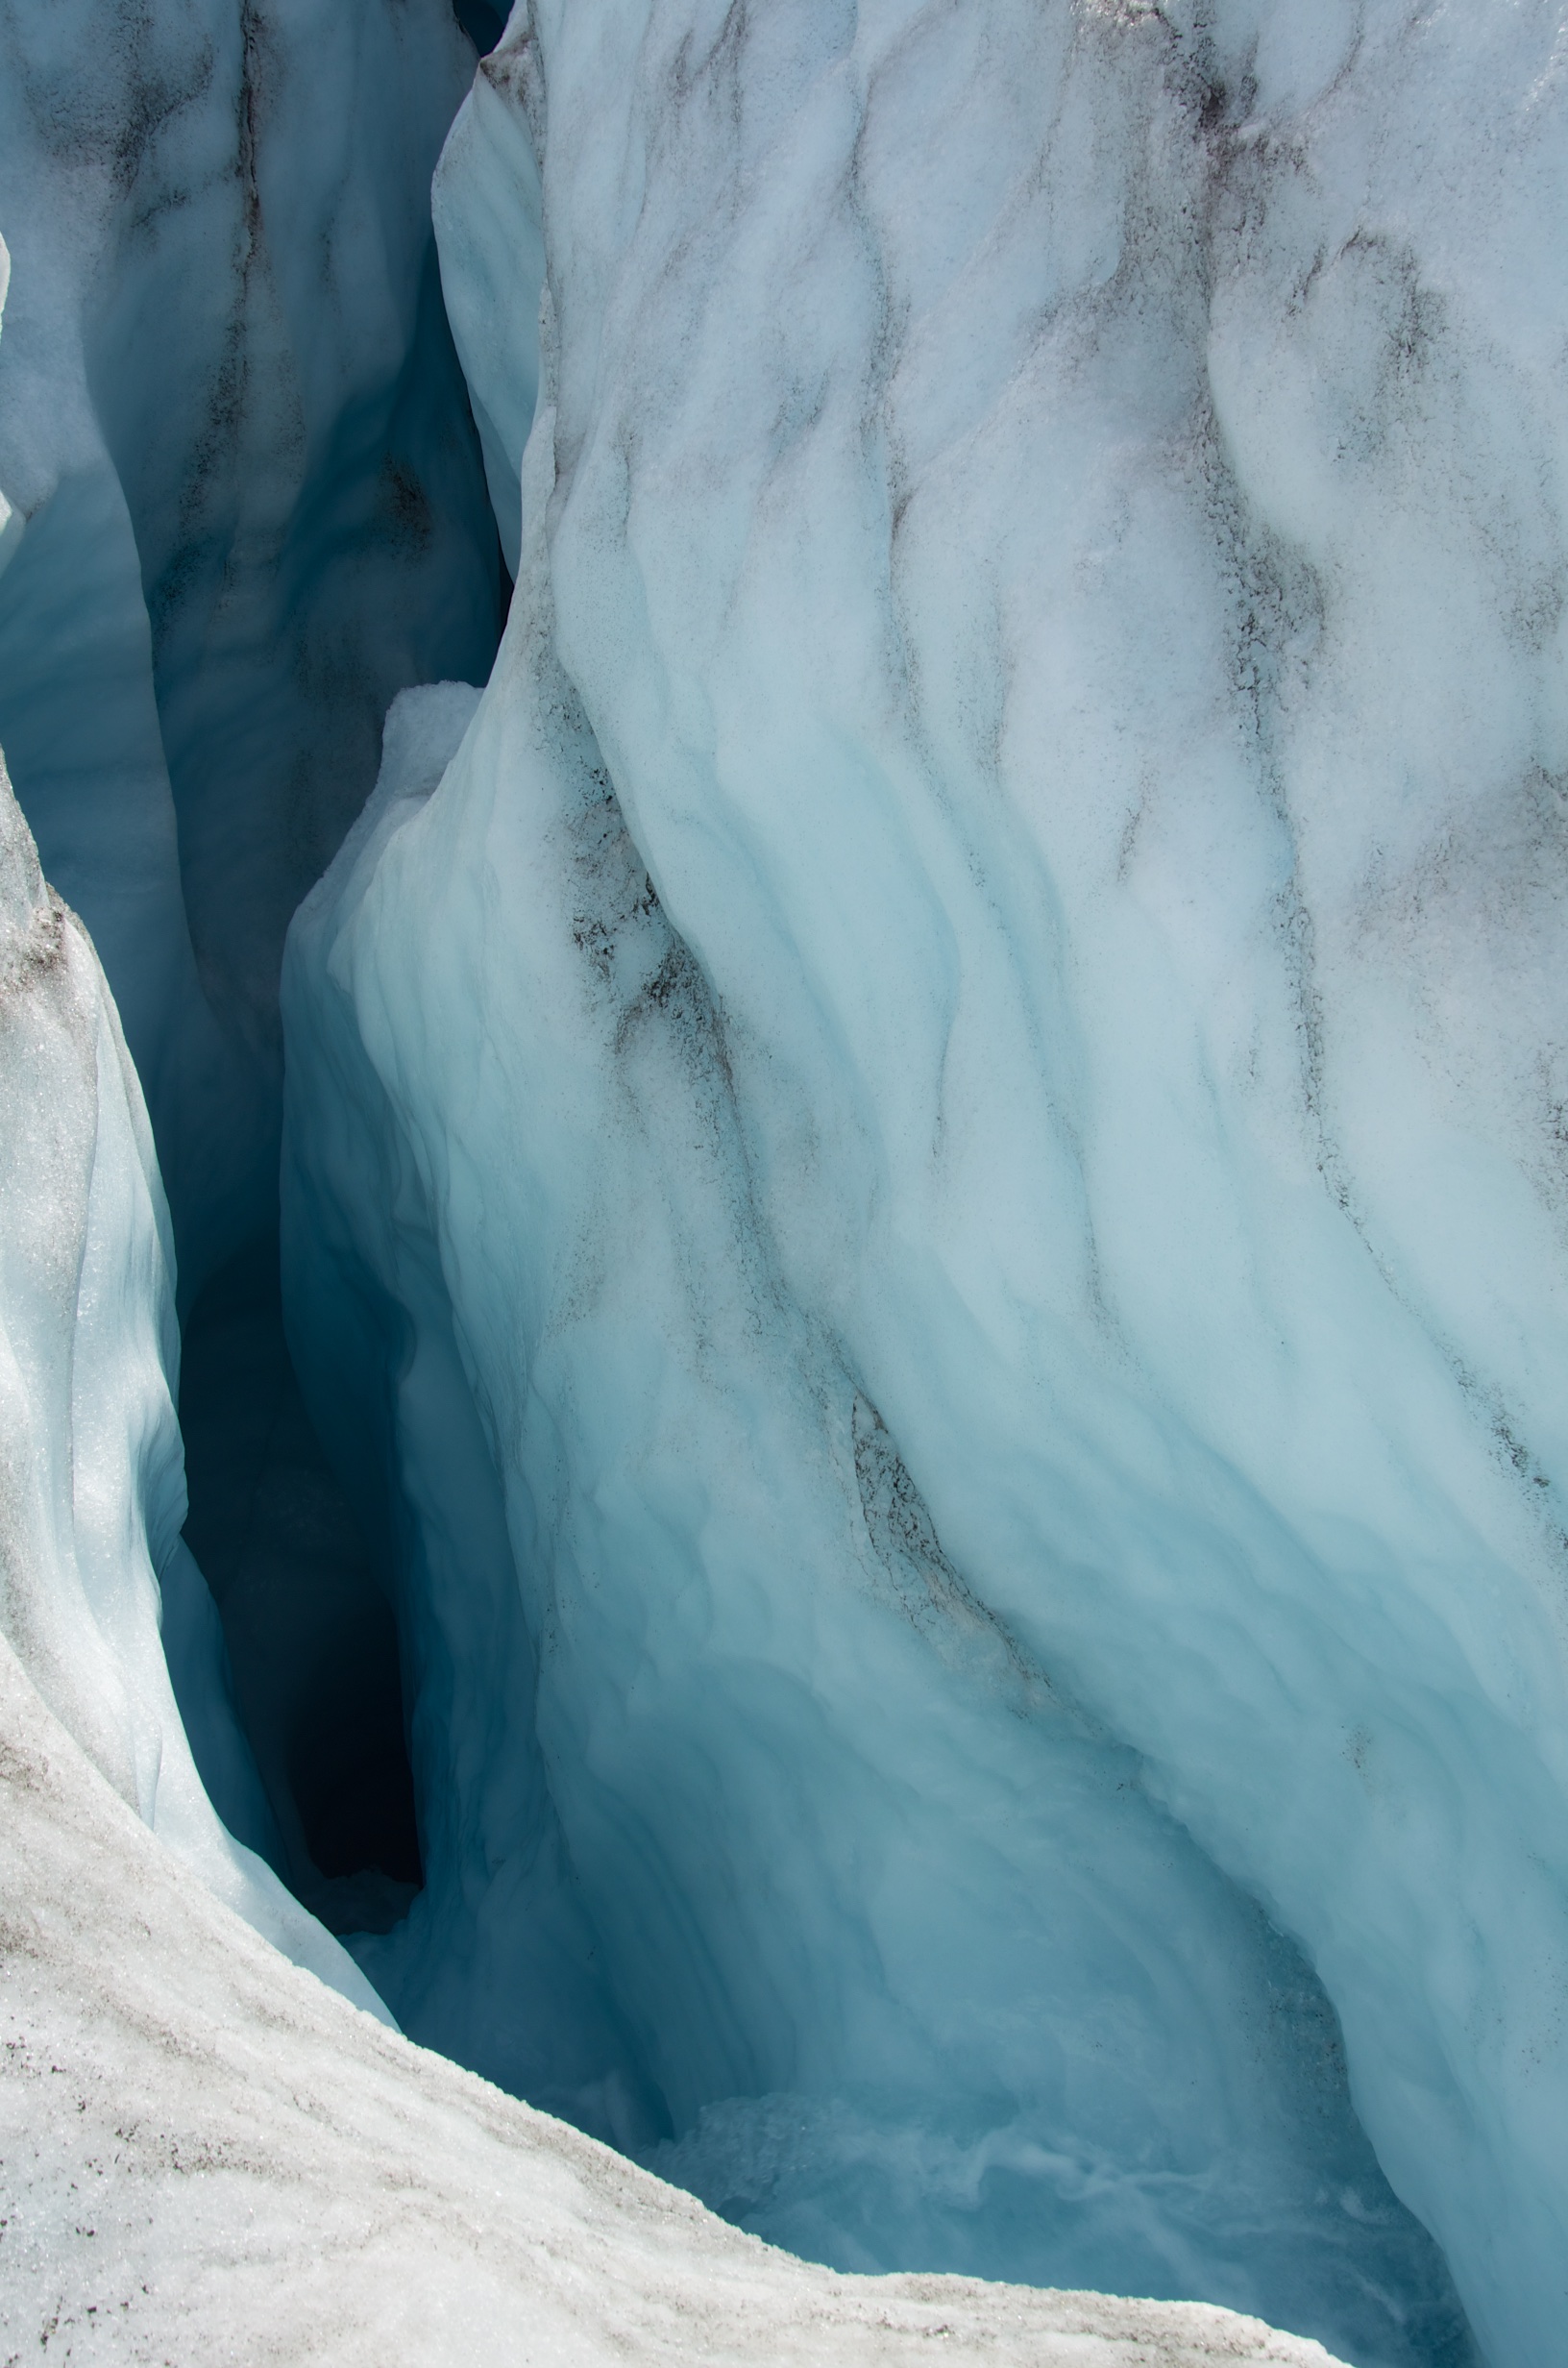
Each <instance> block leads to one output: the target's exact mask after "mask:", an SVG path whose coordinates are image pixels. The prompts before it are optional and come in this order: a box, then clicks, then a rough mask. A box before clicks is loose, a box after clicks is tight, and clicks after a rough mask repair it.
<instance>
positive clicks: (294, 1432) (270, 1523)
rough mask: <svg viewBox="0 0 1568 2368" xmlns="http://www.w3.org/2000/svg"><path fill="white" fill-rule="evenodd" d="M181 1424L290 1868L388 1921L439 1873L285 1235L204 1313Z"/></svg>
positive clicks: (241, 1709)
mask: <svg viewBox="0 0 1568 2368" xmlns="http://www.w3.org/2000/svg"><path fill="white" fill-rule="evenodd" d="M180 1421H181V1427H182V1429H183V1430H184V1440H185V1472H186V1480H187V1485H188V1488H189V1492H190V1514H189V1517H188V1519H187V1521H186V1523H185V1540H186V1542H187V1544H188V1545H189V1547H190V1550H191V1552H192V1554H193V1555H194V1557H195V1559H196V1561H197V1562H198V1563H199V1564H200V1566H201V1568H202V1571H203V1572H204V1573H205V1575H206V1578H207V1582H208V1587H209V1588H210V1589H211V1591H212V1595H213V1598H214V1600H215V1602H216V1604H217V1607H218V1611H219V1614H220V1616H221V1618H222V1622H223V1632H224V1639H225V1641H226V1643H227V1645H228V1650H229V1659H230V1663H231V1665H232V1668H233V1693H234V1701H235V1706H236V1708H237V1711H238V1714H239V1718H240V1722H241V1724H242V1725H243V1727H244V1729H245V1733H246V1736H247V1738H248V1739H249V1741H250V1745H251V1749H252V1751H253V1752H254V1753H255V1755H256V1762H257V1769H258V1770H259V1773H260V1778H261V1783H262V1786H263V1788H264V1789H265V1791H266V1795H267V1799H268V1802H269V1803H270V1805H271V1809H272V1813H273V1815H274V1817H275V1818H276V1820H277V1825H278V1833H279V1837H280V1839H281V1845H282V1858H283V1863H282V1865H281V1866H280V1868H279V1871H280V1873H281V1874H282V1876H283V1878H284V1880H285V1882H286V1883H287V1884H288V1886H289V1887H290V1889H291V1890H292V1891H293V1892H294V1893H295V1895H296V1897H297V1898H299V1899H300V1900H301V1901H302V1902H303V1903H304V1905H305V1906H306V1907H307V1908H308V1909H310V1911H311V1912H312V1913H313V1914H315V1915H318V1916H319V1917H320V1918H321V1920H322V1922H323V1923H324V1924H326V1925H327V1926H328V1927H329V1928H330V1930H331V1931H332V1932H336V1933H346V1932H386V1931H388V1930H389V1929H390V1928H391V1926H392V1925H393V1924H395V1923H396V1922H397V1921H398V1919H399V1918H400V1917H401V1916H403V1915H404V1914H406V1912H407V1910H408V1905H409V1902H410V1901H411V1900H412V1898H413V1897H414V1894H415V1892H416V1891H417V1890H418V1889H419V1888H420V1887H421V1885H422V1883H423V1880H424V1874H423V1868H422V1864H421V1858H420V1846H419V1834H418V1827H417V1823H416V1819H415V1812H414V1787H413V1779H412V1776H411V1774H410V1772H409V1765H408V1749H407V1739H406V1736H407V1730H406V1722H405V1720H404V1690H403V1682H402V1674H401V1669H400V1663H399V1652H398V1632H397V1623H396V1621H395V1619H394V1617H393V1614H392V1611H391V1608H390V1605H389V1604H388V1601H387V1598H386V1595H385V1593H384V1591H383V1590H382V1588H381V1586H380V1583H379V1581H378V1578H377V1575H376V1572H375V1570H374V1568H373V1567H372V1565H371V1560H370V1557H369V1555H368V1553H367V1552H366V1549H365V1545H364V1542H363V1540H362V1538H361V1536H360V1534H359V1531H358V1529H357V1527H356V1525H355V1520H354V1517H353V1515H352V1514H351V1512H350V1510H349V1507H348V1503H347V1501H346V1499H345V1497H344V1495H343V1492H342V1490H341V1489H340V1488H339V1486H338V1484H337V1481H336V1479H335V1478H334V1476H333V1474H332V1471H331V1468H330V1466H329V1465H328V1463H327V1459H326V1457H325V1456H324V1455H323V1453H322V1450H321V1446H320V1443H319V1442H318V1441H317V1439H316V1436H315V1433H314V1431H313V1430H312V1428H311V1426H310V1421H309V1418H308V1417H307V1415H306V1411H305V1403H304V1400H303V1398H302V1396H301V1394H300V1388H299V1384H298V1382H297V1381H296V1379H295V1377H294V1368H293V1365H292V1362H291V1361H290V1358H289V1353H288V1346H287V1343H286V1341H285V1340H284V1337H283V1319H282V1296H281V1294H280V1289H279V1281H278V1238H277V1236H276V1234H273V1235H271V1236H268V1237H266V1238H264V1239H262V1240H259V1241H257V1242H255V1243H252V1244H251V1245H250V1246H248V1247H247V1248H246V1249H244V1250H243V1251H241V1252H240V1254H239V1255H238V1256H237V1257H235V1258H233V1259H232V1260H231V1261H230V1262H229V1264H228V1265H227V1266H226V1267H224V1268H223V1269H222V1270H220V1271H219V1273H217V1274H216V1275H214V1277H213V1278H212V1280H211V1281H210V1282H209V1283H208V1285H207V1286H206V1288H205V1289H204V1290H203V1292H202V1293H201V1295H200V1297H199V1298H198V1299H197V1301H196V1304H195V1306H194V1307H193V1308H192V1309H191V1312H190V1316H189V1319H188V1320H187V1321H186V1324H185V1331H184V1350H183V1354H182V1369H181V1380H180Z"/></svg>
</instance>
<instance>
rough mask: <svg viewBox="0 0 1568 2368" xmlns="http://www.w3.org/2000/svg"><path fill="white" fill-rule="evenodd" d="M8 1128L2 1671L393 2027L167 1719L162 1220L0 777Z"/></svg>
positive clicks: (2, 1148) (1, 1320) (78, 931)
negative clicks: (162, 1581) (25, 1683)
mask: <svg viewBox="0 0 1568 2368" xmlns="http://www.w3.org/2000/svg"><path fill="white" fill-rule="evenodd" d="M3 254H4V251H3V250H0V260H3ZM0 293H3V289H0ZM0 1118H3V1123H0V1651H3V1652H5V1653H7V1654H8V1655H11V1654H14V1656H15V1659H16V1661H18V1662H19V1663H20V1665H21V1667H22V1669H23V1670H24V1671H25V1672H26V1674H27V1676H28V1678H30V1679H31V1681H32V1683H33V1685H34V1686H36V1687H37V1690H38V1692H39V1693H40V1694H41V1695H42V1697H43V1700H44V1701H45V1702H46V1703H47V1705H48V1707H49V1709H50V1710H51V1711H52V1712H53V1713H54V1714H55V1716H56V1717H57V1718H58V1719H59V1720H60V1721H61V1724H62V1725H63V1726H64V1727H65V1728H66V1729H67V1730H68V1731H69V1733H70V1734H71V1735H72V1736H74V1738H75V1739H76V1740H77V1742H79V1743H80V1744H81V1746H82V1748H83V1750H84V1751H85V1752H86V1754H87V1757H88V1758H89V1759H90V1760H91V1761H92V1762H93V1764H94V1765H95V1766H96V1767H97V1768H98V1769H99V1771H100V1772H101V1773H102V1774H103V1775H104V1776H106V1777H107V1778H108V1780H109V1782H110V1784H111V1785H112V1786H113V1787H114V1788H115V1789H116V1790H117V1791H118V1792H119V1793H120V1794H121V1796H122V1798H123V1799H125V1800H126V1801H127V1802H128V1803H129V1804H130V1806H131V1807H132V1808H133V1809H134V1810H135V1811H136V1813H138V1815H139V1816H141V1818H142V1819H143V1820H144V1822H145V1823H146V1824H148V1825H149V1826H151V1827H152V1829H153V1831H154V1832H155V1833H156V1834H157V1835H158V1836H159V1838H160V1839H161V1840H162V1841H164V1842H166V1843H167V1844H168V1846H169V1847H170V1849H172V1850H173V1851H174V1852H175V1853H176V1855H177V1856H179V1857H180V1858H182V1859H183V1860H184V1862H186V1863H187V1864H188V1865H190V1866H192V1867H193V1868H194V1869H195V1871H196V1872H197V1874H199V1875H200V1877H201V1878H202V1880H203V1882H204V1883H205V1884H206V1885H207V1886H208V1889H209V1890H212V1891H214V1892H215V1893H216V1894H217V1896H218V1897H219V1898H220V1899H222V1900H224V1901H225V1902H226V1903H227V1904H228V1905H229V1906H230V1907H231V1908H233V1909H234V1910H235V1912H237V1913H238V1914H240V1915H242V1916H243V1917H244V1918H245V1919H246V1921H247V1922H248V1923H250V1924H252V1925H254V1926H255V1928H256V1930H257V1932H259V1933H260V1934H261V1935H262V1936H264V1937H265V1938H266V1939H268V1940H270V1941H271V1942H272V1943H273V1944H274V1946H275V1947H277V1948H280V1949H282V1951H283V1953H284V1955H285V1956H288V1957H291V1958H293V1959H294V1961H295V1962H296V1963H298V1964H302V1965H305V1966H306V1967H308V1968H309V1970H310V1971H311V1972H313V1973H316V1974H318V1975H319V1976H320V1977H321V1979H322V1980H323V1981H325V1982H327V1983H330V1984H331V1986H332V1987H334V1988H336V1989H339V1990H342V1991H343V1992H344V1993H345V1994H346V1995H347V1996H348V1997H350V1998H351V1999H353V2000H354V2001H355V2004H356V2005H359V2006H362V2007H364V2008H366V2009H367V2010H369V2011H371V2012H372V2013H375V2014H377V2015H378V2016H380V2018H381V2019H382V2020H385V2019H387V2017H386V2015H385V2011H384V2010H383V2008H382V2007H381V2005H380V2000H379V1999H378V1998H377V1997H376V1995H375V1993H374V1992H373V1991H372V1989H371V1988H370V1986H369V1984H368V1983H367V1982H366V1981H365V1979H364V1977H363V1975H362V1974H361V1973H360V1972H359V1969H358V1968H357V1966H356V1965H355V1963H354V1961H353V1960H352V1959H351V1958H350V1957H348V1956H347V1955H346V1953H345V1952H344V1951H343V1950H342V1949H341V1948H339V1947H338V1945H337V1943H336V1942H335V1941H334V1940H333V1939H331V1936H329V1935H328V1934H327V1933H326V1932H324V1931H323V1930H322V1928H321V1926H320V1925H319V1924H318V1923H316V1921H315V1920H314V1918H313V1917H311V1916H308V1915H306V1912H305V1911H304V1910H303V1909H302V1908H301V1907H300V1906H299V1905H298V1904H297V1903H296V1902H295V1901H294V1900H293V1899H291V1898H290V1897H289V1895H288V1893H287V1892H286V1891H285V1890H284V1889H283V1887H282V1884H281V1883H280V1882H279V1881H278V1879H277V1877H276V1875H274V1874H273V1872H272V1870H271V1869H270V1867H268V1866H266V1865H265V1864H264V1863H263V1862H262V1861H261V1860H260V1859H258V1858H257V1857H255V1856H253V1854H252V1853H251V1852H250V1851H249V1850H247V1849H244V1848H242V1847H241V1846H240V1845H239V1844H238V1843H236V1842H235V1841H234V1840H233V1838H231V1836H230V1835H229V1834H228V1833H227V1832H226V1831H225V1830H224V1828H223V1826H222V1825H220V1824H219V1822H218V1819H217V1817H216V1816H215V1815H214V1813H213V1811H212V1809H211V1806H210V1804H209V1803H208V1797H207V1794H206V1793H205V1792H204V1790H203V1788H202V1785H201V1781H200V1779H199V1778H198V1776H197V1773H196V1768H195V1765H194V1764H193V1762H192V1759H191V1753H190V1748H189V1745H188V1744H187V1742H186V1739H185V1734H184V1727H183V1726H182V1723H181V1718H180V1714H179V1711H178V1710H177V1709H176V1707H175V1698H174V1694H173V1691H172V1690H171V1687H170V1682H169V1672H168V1669H167V1667H166V1666H165V1664H164V1657H163V1652H162V1649H161V1646H160V1643H159V1617H160V1604H159V1582H158V1578H157V1576H156V1575H155V1574H156V1573H157V1572H158V1571H159V1570H162V1571H164V1572H165V1573H169V1574H171V1575H170V1578H169V1579H168V1580H166V1584H167V1583H172V1584H177V1585H183V1584H185V1583H186V1581H185V1573H184V1569H183V1567H182V1557H184V1551H185V1549H184V1546H183V1544H182V1542H181V1539H180V1527H181V1523H182V1521H183V1520H184V1510H185V1506H184V1493H185V1492H184V1472H183V1469H182V1463H181V1453H180V1430H179V1425H178V1423H177V1422H176V1420H175V1414H174V1405H173V1401H172V1399H171V1396H170V1389H169V1381H170V1377H171V1376H172V1375H174V1374H175V1373H177V1372H178V1369H179V1354H180V1351H179V1334H178V1331H177V1329H176V1326H175V1320H174V1291H173V1258H172V1252H171V1244H170V1238H169V1221H168V1212H167V1209H166V1206H165V1204H164V1199H163V1188H162V1185H161V1183H160V1182H159V1172H158V1162H157V1159H156V1157H155V1155H154V1151H153V1143H152V1135H151V1130H150V1129H149V1126H148V1123H147V1113H146V1107H145V1104H144V1103H143V1100H142V1097H141V1088H140V1085H139V1083H138V1082H137V1078H136V1073H135V1069H134V1068H133V1067H132V1064H131V1060H130V1057H129V1055H128V1053H127V1051H126V1048H125V1040H124V1037H123V1036H122V1034H121V1031H120V1024H119V1019H118V1015H117V1014H116V1012H115V1008H114V1003H113V999H112V998H111V997H110V993H109V990H108V987H107V985H106V984H105V980H104V974H103V972H102V971H101V970H100V968H99V966H98V961H97V957H96V955H95V954H94V952H93V949H92V945H91V943H90V941H89V939H88V937H87V935H86V931H85V930H84V929H83V927H82V925H81V924H80V922H79V921H78V920H77V919H76V917H75V915H74V914H72V913H71V912H69V911H68V910H67V909H66V908H65V907H64V906H63V905H62V904H61V901H60V900H59V898H58V897H57V896H55V895H54V893H53V891H52V890H51V889H49V888H48V887H47V886H46V884H45V882H44V879H43V876H42V874H41V873H40V871H39V869H38V861H37V851H36V850H35V848H34V844H33V840H32V837H31V835H30V833H29V831H28V828H27V825H26V823H25V822H24V821H23V819H22V816H21V814H20V812H19V810H18V808H17V805H16V802H15V800H14V799H13V797H12V792H11V783H10V781H9V779H8V778H7V776H6V772H5V767H4V762H3V760H0ZM190 1575H191V1577H192V1578H193V1580H194V1584H195V1586H196V1587H198V1588H199V1587H200V1586H201V1580H200V1576H199V1574H196V1573H191V1574H190ZM101 1937H102V1941H103V1945H104V1947H105V1948H106V1949H109V1948H112V1946H113V1945H114V1936H112V1935H109V1934H106V1935H103V1936H101Z"/></svg>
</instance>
